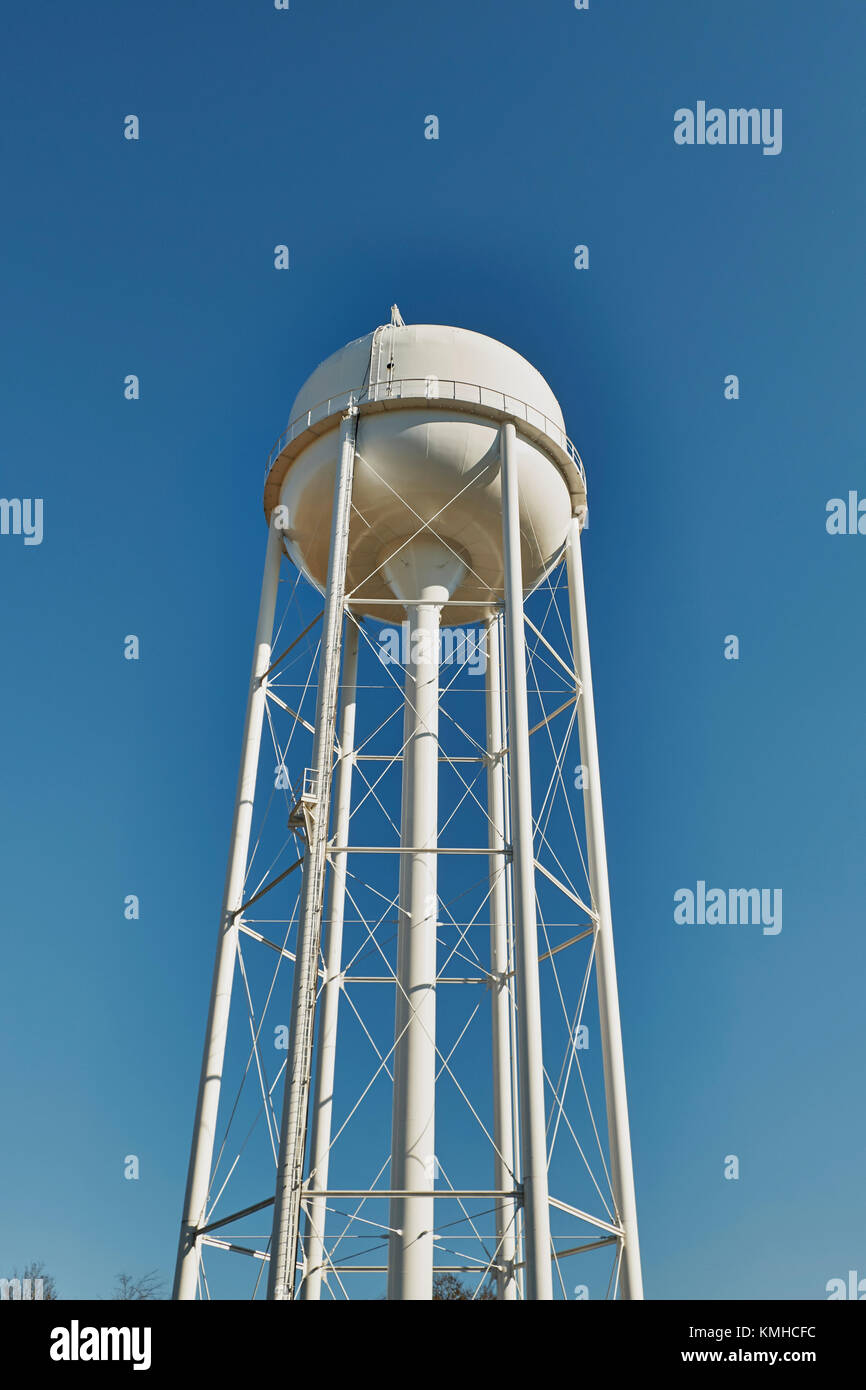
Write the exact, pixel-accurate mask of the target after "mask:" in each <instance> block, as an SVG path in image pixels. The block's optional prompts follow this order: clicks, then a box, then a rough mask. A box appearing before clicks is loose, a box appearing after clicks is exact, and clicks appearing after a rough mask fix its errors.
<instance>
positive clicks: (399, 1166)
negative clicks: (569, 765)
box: [388, 586, 441, 1300]
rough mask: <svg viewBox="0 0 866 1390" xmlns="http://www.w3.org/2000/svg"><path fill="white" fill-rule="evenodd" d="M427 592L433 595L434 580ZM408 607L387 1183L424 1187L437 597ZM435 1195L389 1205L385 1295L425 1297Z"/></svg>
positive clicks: (431, 1107)
mask: <svg viewBox="0 0 866 1390" xmlns="http://www.w3.org/2000/svg"><path fill="white" fill-rule="evenodd" d="M433 592H436V593H437V594H441V590H440V589H439V588H438V586H434V587H433ZM424 598H425V593H422V594H421V599H422V602H420V603H417V604H412V605H410V606H409V607H408V609H407V616H408V637H409V660H408V665H407V668H406V707H405V721H404V739H405V743H404V748H403V816H402V826H401V835H400V842H401V848H402V849H404V850H405V849H407V848H410V847H411V848H414V849H415V850H416V852H415V853H414V854H401V856H400V858H401V874H400V906H399V919H398V921H399V926H398V950H397V1003H396V1009H395V1047H394V1103H393V1116H392V1131H391V1187H392V1188H394V1189H398V1190H411V1191H415V1192H418V1191H421V1192H424V1191H429V1192H431V1193H432V1191H433V1187H434V1181H435V1176H436V1172H435V1169H436V1159H435V1134H434V1118H435V1086H436V915H437V901H438V898H437V887H436V869H437V855H436V854H435V853H425V852H424V851H425V849H427V850H433V851H435V849H436V842H437V822H438V782H439V741H438V733H439V614H440V605H439V603H438V602H424V601H423V600H424ZM433 1220H434V1217H433V1197H432V1196H430V1197H424V1196H421V1197H419V1196H413V1197H395V1198H393V1199H392V1202H391V1215H390V1226H391V1248H390V1258H389V1266H388V1298H389V1299H395V1300H425V1299H426V1300H429V1299H431V1298H432V1296H433Z"/></svg>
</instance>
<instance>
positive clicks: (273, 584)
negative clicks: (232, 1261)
mask: <svg viewBox="0 0 866 1390" xmlns="http://www.w3.org/2000/svg"><path fill="white" fill-rule="evenodd" d="M281 549H282V536H281V533H280V532H279V531H278V530H277V528H276V527H275V526H274V524H273V522H272V523H271V526H270V529H269V531H268V544H267V550H266V552H265V572H264V578H263V579H262V593H261V599H260V601H259V618H258V623H257V625H256V641H255V650H254V652H253V665H252V673H251V676H250V688H249V694H248V696H247V712H246V719H245V721H244V736H243V745H242V751H241V765H240V772H239V773H238V785H237V792H236V795H235V809H234V818H233V821H232V835H231V848H230V850H229V859H228V867H227V869H226V881H225V889H224V892H223V903H222V913H221V915H220V929H219V936H218V938H217V951H216V962H215V964H214V973H213V983H212V985H211V996H210V1008H209V1010H208V1018H207V1029H206V1031H205V1044H204V1056H203V1058H202V1067H201V1077H200V1080H199V1088H198V1103H197V1105H196V1112H195V1124H194V1126H193V1135H192V1150H191V1153H190V1159H189V1171H188V1175H187V1181H186V1196H185V1197H184V1204H183V1221H182V1224H181V1233H180V1243H179V1247H178V1253H177V1265H176V1268H175V1276H174V1288H173V1291H172V1298H176V1299H192V1298H195V1296H196V1287H197V1284H198V1268H199V1249H198V1242H197V1240H196V1230H197V1229H198V1227H199V1226H200V1225H201V1224H202V1221H203V1219H204V1209H205V1203H206V1202H207V1195H208V1189H209V1186H210V1179H211V1164H212V1163H213V1151H214V1140H215V1137H216V1122H217V1111H218V1109H219V1099H220V1087H221V1085H222V1074H223V1064H224V1061H225V1050H226V1033H227V1031H228V1021H229V1007H230V1004H231V994H232V980H233V978H234V969H235V957H236V955H237V946H238V922H237V913H238V909H239V908H240V906H241V903H242V902H243V891H244V879H245V877H246V871H247V855H248V853H249V845H250V828H251V826H252V817H253V801H254V798H255V791H256V774H257V772H258V765H259V749H260V747H261V741H262V722H263V719H264V712H265V700H266V690H267V683H266V679H265V674H264V673H265V671H267V669H268V666H269V665H270V661H271V640H272V637H273V631H274V611H275V608H276V603H277V588H278V585H279V577H280V553H281Z"/></svg>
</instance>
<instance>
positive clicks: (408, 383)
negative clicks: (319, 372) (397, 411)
mask: <svg viewBox="0 0 866 1390" xmlns="http://www.w3.org/2000/svg"><path fill="white" fill-rule="evenodd" d="M352 398H354V399H355V401H356V403H357V404H359V405H363V404H364V402H365V401H366V402H376V401H387V400H400V399H404V398H405V399H407V400H428V401H458V402H460V404H461V405H479V406H482V407H483V406H489V407H490V408H491V409H493V410H501V411H502V413H503V414H504V415H511V416H514V417H515V418H516V419H518V420H521V419H522V420H525V421H526V423H527V424H528V425H531V426H533V428H535V429H537V430H540V431H541V432H542V433H543V434H546V435H547V436H548V438H549V439H553V440H554V441H555V442H556V443H557V444H558V445H559V447H560V448H561V449H563V450H564V451H565V452H566V453H567V454H568V457H569V458H570V459H571V461H572V463H573V464H574V465H575V467H576V468H577V470H578V472H579V474H580V476H581V479H582V480H583V483H584V486H585V485H586V474H585V473H584V468H583V460H582V459H581V457H580V454H579V453H578V452H577V449H576V448H575V446H574V444H573V443H572V442H571V440H570V439H569V437H568V435H567V434H566V433H565V431H564V430H563V429H561V428H560V426H559V425H557V423H556V421H555V420H551V419H550V417H549V416H548V415H545V414H544V412H543V411H541V410H537V409H536V407H535V406H533V405H528V404H527V403H526V401H521V400H520V399H519V398H518V397H517V396H511V395H509V394H508V392H507V391H496V390H494V389H493V388H492V387H490V386H479V385H478V383H477V382H470V381H445V380H443V379H442V378H441V377H436V376H428V377H423V376H422V377H402V378H400V379H398V380H396V381H377V382H374V383H373V385H372V387H368V388H366V389H365V390H363V391H361V392H360V393H358V392H356V391H342V392H341V393H340V394H339V395H337V396H329V397H328V398H327V400H324V401H319V402H318V404H317V405H314V406H311V407H310V409H309V410H305V411H304V412H303V414H301V415H298V416H296V417H295V419H294V420H292V421H290V423H289V424H288V426H287V427H286V429H284V430H283V433H282V434H281V435H280V437H279V439H278V440H277V441H276V443H275V444H274V447H273V448H272V449H271V452H270V454H269V456H268V464H267V468H266V469H265V477H266V478H267V476H268V474H269V473H270V471H271V468H272V467H273V465H274V463H275V462H276V460H277V459H278V458H279V456H280V454H281V453H282V452H283V450H284V449H286V448H287V447H288V445H289V444H291V443H292V441H293V440H295V439H297V437H298V435H299V434H303V433H304V431H305V430H308V429H310V427H311V426H312V425H316V424H318V423H319V422H320V421H321V420H327V419H328V418H329V417H330V416H331V415H336V414H337V413H338V412H340V411H343V410H345V409H346V408H347V406H348V405H349V402H350V400H351V399H352Z"/></svg>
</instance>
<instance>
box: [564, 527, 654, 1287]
mask: <svg viewBox="0 0 866 1390" xmlns="http://www.w3.org/2000/svg"><path fill="white" fill-rule="evenodd" d="M567 566H568V597H569V604H570V608H571V632H572V642H573V645H574V664H575V674H576V676H577V682H578V705H577V718H578V730H579V734H580V756H581V762H582V763H583V765H584V766H585V768H586V778H585V785H584V789H583V805H584V816H585V820H586V845H587V857H588V860H589V863H588V868H589V886H590V892H591V894H592V903H593V907H594V908H595V911H596V912H597V913H598V922H597V925H596V935H595V972H596V979H597V981H598V1012H599V1024H600V1028H601V1049H602V1058H603V1063H604V1089H605V1096H606V1100H607V1124H608V1136H609V1142H610V1167H611V1183H612V1186H613V1196H614V1202H615V1203H616V1211H617V1218H618V1220H619V1221H620V1223H621V1224H622V1228H623V1231H624V1232H625V1235H624V1238H623V1241H622V1242H621V1245H622V1249H621V1256H622V1258H621V1264H620V1283H621V1288H622V1296H623V1298H628V1299H641V1298H643V1281H642V1278H641V1267H640V1247H639V1244H638V1234H637V1209H636V1206H635V1195H634V1172H633V1170H632V1159H631V1137H630V1135H629V1124H628V1104H627V1101H626V1091H625V1064H624V1062H623V1054H622V1029H621V1025H620V1017H619V995H618V993H617V986H616V962H615V960H614V952H613V926H612V922H611V913H610V887H609V884H608V876H607V849H606V846H605V840H604V816H603V813H602V804H601V776H600V773H599V765H598V739H597V736H596V729H595V704H594V701H593V695H592V668H591V666H590V661H589V634H588V631H587V623H586V598H585V595H584V588H583V563H582V560H581V554H580V522H579V521H578V520H577V518H574V519H573V520H572V522H571V527H570V531H569V537H568V550H567Z"/></svg>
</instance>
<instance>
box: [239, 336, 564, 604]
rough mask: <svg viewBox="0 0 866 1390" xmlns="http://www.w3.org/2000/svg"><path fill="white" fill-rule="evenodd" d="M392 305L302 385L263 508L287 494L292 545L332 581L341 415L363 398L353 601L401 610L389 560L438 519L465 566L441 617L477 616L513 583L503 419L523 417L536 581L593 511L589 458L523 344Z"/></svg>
mask: <svg viewBox="0 0 866 1390" xmlns="http://www.w3.org/2000/svg"><path fill="white" fill-rule="evenodd" d="M392 318H394V319H396V320H397V321H396V322H395V321H392V322H391V323H390V324H385V325H384V326H383V327H381V328H377V329H376V330H375V332H373V333H368V334H367V335H366V336H365V337H363V338H358V339H357V340H356V341H355V342H353V343H349V344H347V346H346V347H344V348H341V349H340V351H339V352H335V353H334V354H333V356H331V357H329V358H327V359H326V361H324V362H323V363H322V364H321V366H319V367H317V368H316V370H315V371H314V372H313V373H312V375H311V376H310V377H309V378H308V380H307V381H306V382H305V384H304V385H303V386H302V388H301V390H300V391H299V393H298V396H297V398H296V400H295V403H294V405H293V407H292V412H291V416H290V423H289V426H288V429H287V430H286V431H285V433H284V434H283V435H282V436H281V438H280V439H279V440H278V442H277V445H276V446H275V448H274V450H273V451H272V454H271V457H270V459H269V463H268V473H267V477H266V482H265V496H264V504H265V514H266V516H268V517H269V516H270V515H271V512H272V511H273V509H274V507H276V506H277V505H278V504H280V503H282V504H283V505H284V507H285V508H286V510H287V514H288V533H287V547H288V550H289V553H290V555H291V557H292V559H293V560H294V562H295V564H296V565H298V567H299V568H300V569H301V570H302V571H303V572H304V573H305V574H306V575H307V576H308V578H309V579H311V580H312V582H313V583H314V584H315V585H316V586H317V587H318V588H319V589H324V586H325V579H326V575H327V566H328V546H329V541H330V533H331V510H332V504H333V492H334V478H335V474H336V466H337V454H338V448H339V425H340V419H341V417H342V416H343V415H344V414H345V411H346V409H347V407H348V405H349V403H350V401H351V400H354V402H355V403H356V404H357V406H358V411H359V417H358V432H357V440H356V454H355V476H354V488H353V515H352V524H351V531H350V536H349V557H348V565H347V574H346V593H347V601H349V602H350V603H351V605H352V607H353V609H354V610H355V611H356V612H358V613H369V614H370V615H371V616H373V617H376V618H378V619H380V620H382V621H391V620H393V616H394V615H393V609H389V608H388V607H387V606H386V605H385V604H383V603H382V602H381V601H382V600H393V589H392V588H391V586H390V585H389V583H388V582H387V580H386V578H385V577H384V575H383V572H382V567H383V566H384V565H385V564H386V562H387V561H388V559H389V557H391V556H393V555H394V553H395V551H398V550H399V547H400V546H401V545H402V544H403V543H404V542H406V541H408V540H409V538H410V537H412V536H414V535H416V534H417V533H418V532H419V531H422V530H423V528H425V527H429V528H430V530H431V531H433V532H434V533H435V534H436V536H437V537H439V538H440V539H441V540H442V541H443V542H444V543H445V545H446V546H447V547H448V548H449V550H452V551H453V552H454V554H455V556H457V557H459V559H460V560H461V561H462V562H463V565H464V567H465V569H464V571H463V577H462V579H461V582H460V584H459V586H458V587H457V589H456V590H455V592H454V594H453V595H452V602H451V603H449V604H448V605H447V608H446V610H445V611H444V612H443V621H445V622H446V623H447V622H450V623H452V624H460V623H464V622H467V621H469V622H471V621H477V620H478V619H479V618H481V617H483V616H484V615H485V614H486V613H488V612H489V611H490V608H491V605H493V604H495V603H497V602H499V601H501V599H502V593H503V582H504V580H503V559H502V503H501V491H500V461H499V427H500V424H501V423H502V421H503V420H513V421H514V423H515V425H516V428H517V460H518V480H519V493H520V529H521V537H522V555H523V582H524V588H525V589H529V588H531V587H532V585H534V584H535V583H536V582H537V581H538V579H539V578H541V576H542V575H544V574H545V573H546V572H547V570H548V569H550V567H551V566H552V565H553V563H554V562H555V560H556V559H557V558H558V556H559V554H560V552H561V549H562V546H563V543H564V541H565V536H566V530H567V527H568V523H569V520H570V518H571V517H572V516H573V515H578V516H581V517H582V516H584V515H585V512H586V486H585V479H584V474H583V467H582V465H581V462H580V458H579V456H578V454H577V451H576V449H575V448H574V446H573V445H572V444H571V441H570V440H569V439H568V436H567V435H566V432H565V423H564V421H563V418H562V411H561V410H560V408H559V404H558V403H557V400H556V397H555V396H554V394H553V392H552V391H551V389H550V387H549V386H548V384H547V382H546V381H545V380H544V378H543V377H542V376H541V374H540V373H539V372H537V371H536V370H535V368H534V367H533V366H531V365H530V363H529V362H527V361H526V359H525V358H523V357H521V356H520V355H519V353H516V352H514V351H513V349H511V348H509V347H506V346H505V345H504V344H503V343H500V342H497V341H496V340H495V339H494V338H487V337H485V336H484V335H483V334H481V333H473V332H471V331H470V330H468V329H465V328H447V327H443V326H441V325H438V324H412V325H404V324H402V323H401V322H400V321H399V315H397V314H396V313H395V314H394V315H393V316H392ZM427 534H428V535H429V531H427ZM376 600H378V601H379V602H376Z"/></svg>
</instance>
